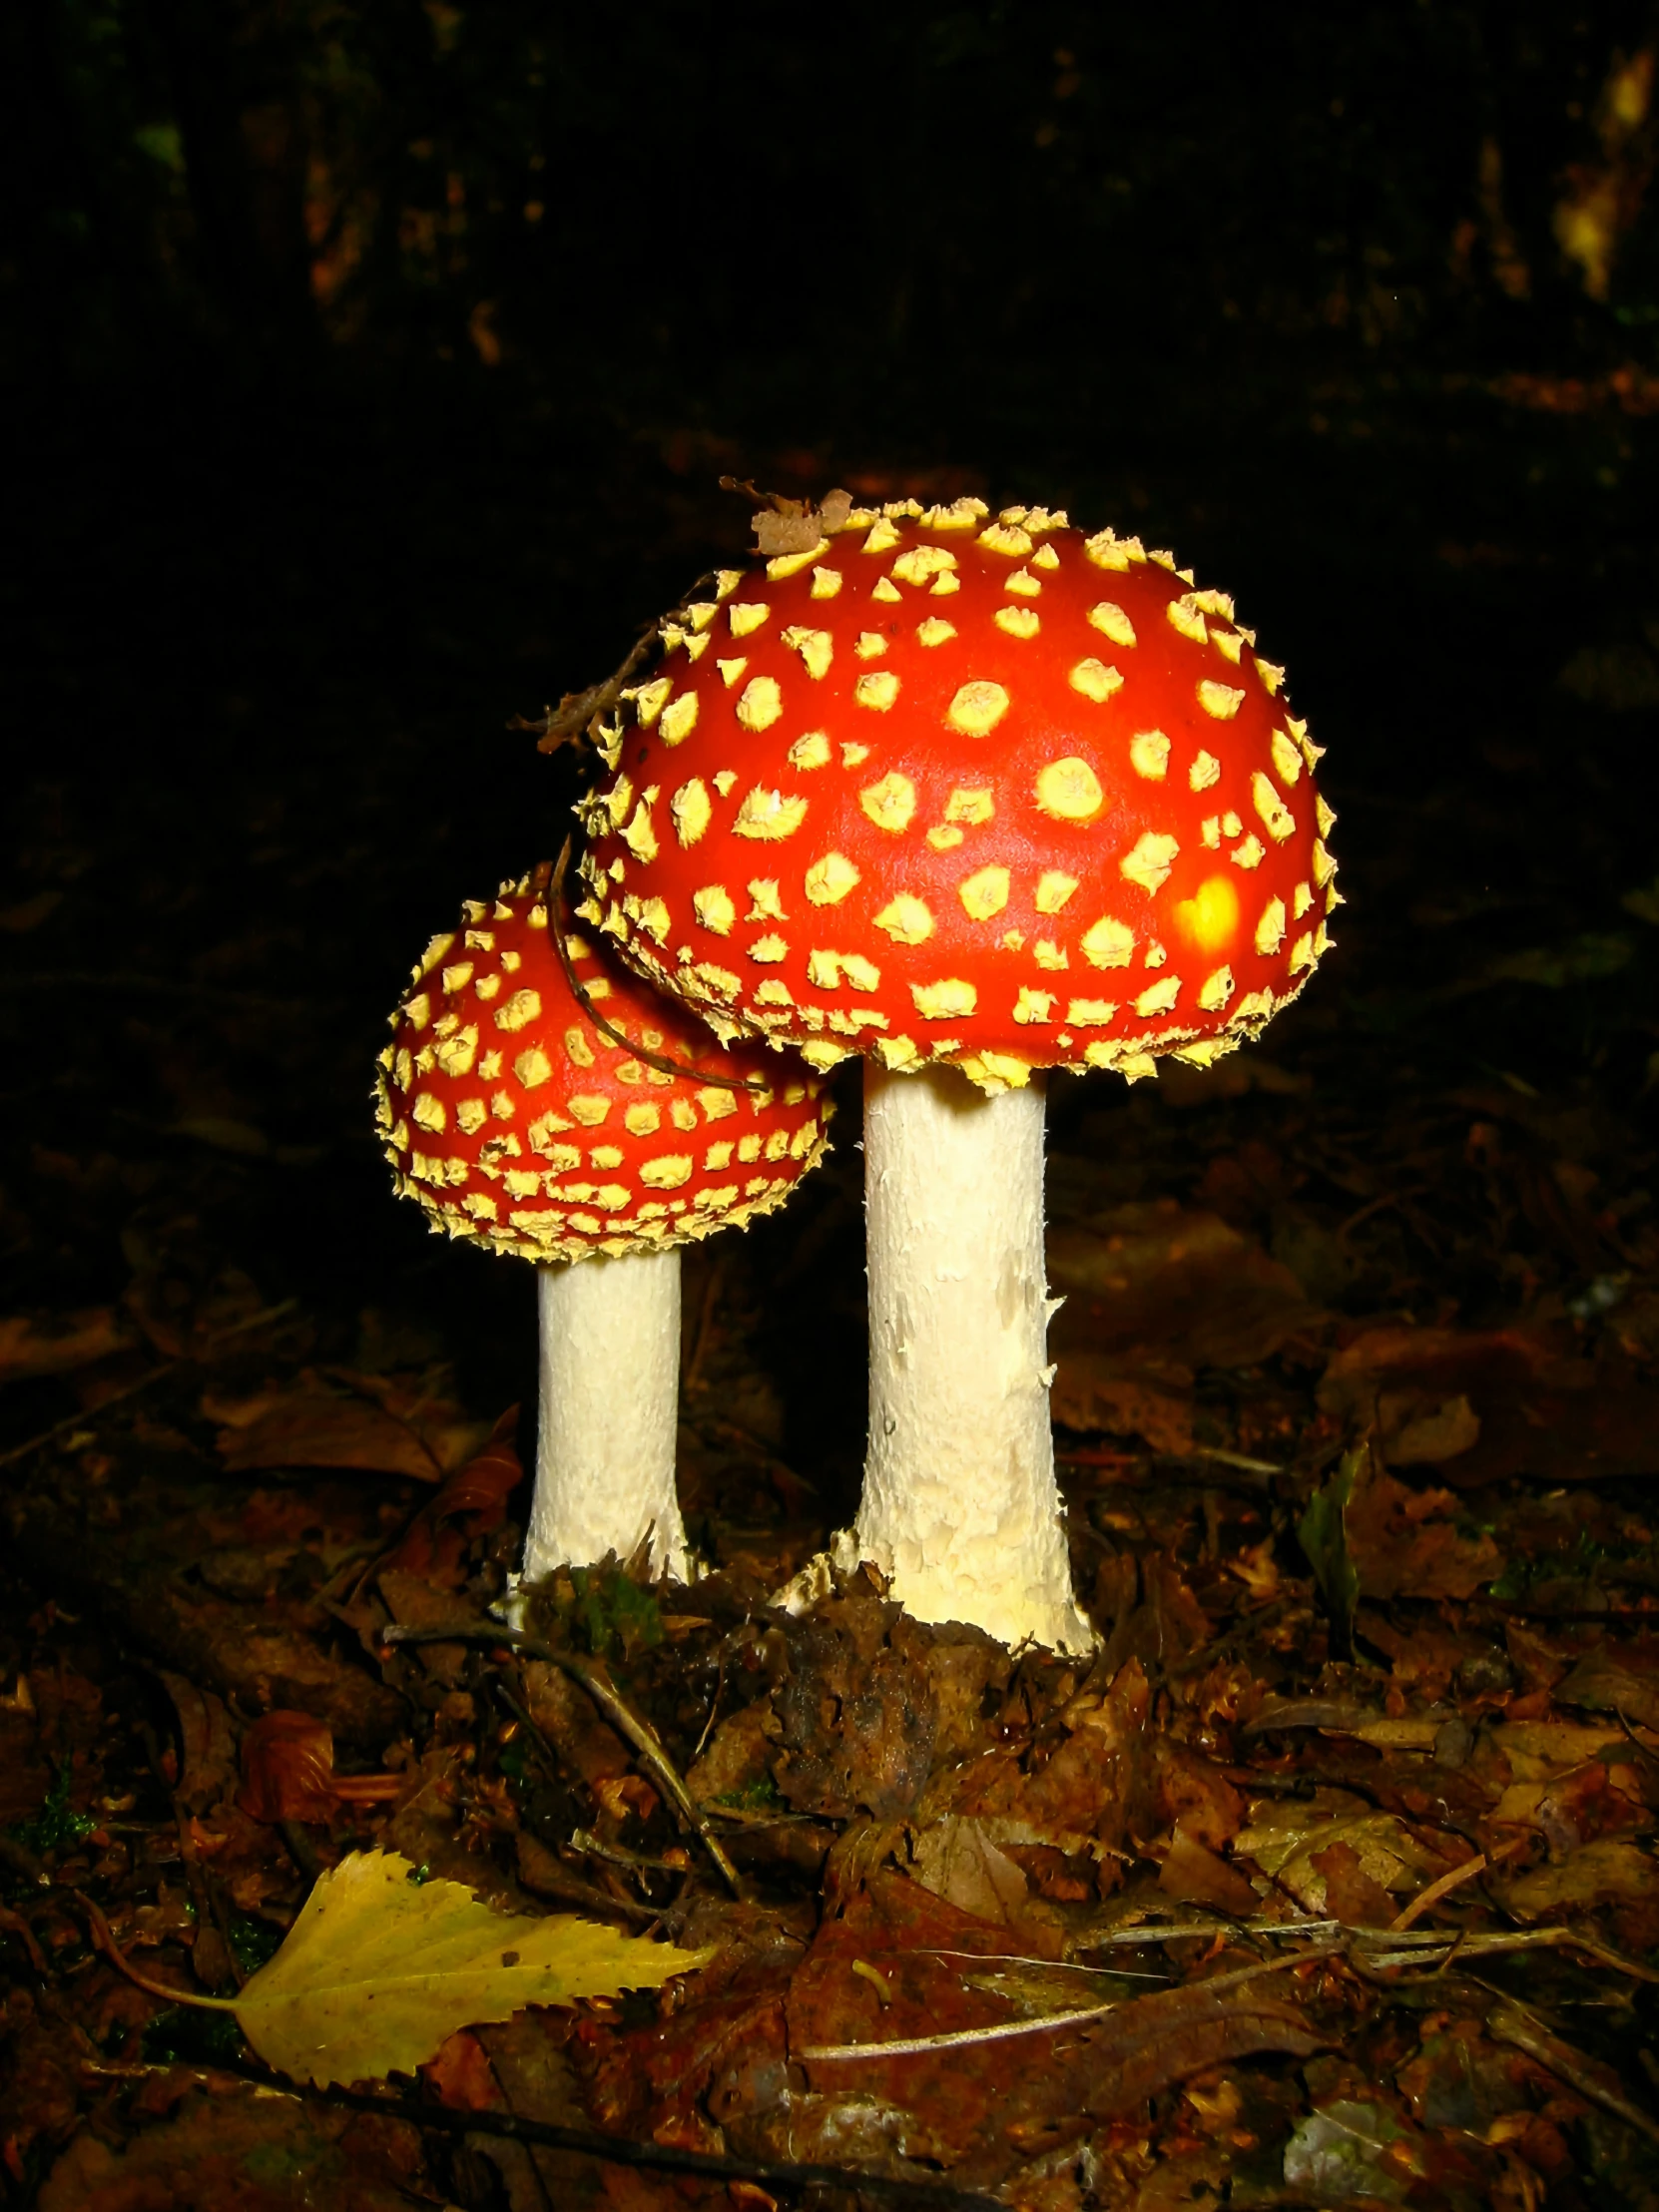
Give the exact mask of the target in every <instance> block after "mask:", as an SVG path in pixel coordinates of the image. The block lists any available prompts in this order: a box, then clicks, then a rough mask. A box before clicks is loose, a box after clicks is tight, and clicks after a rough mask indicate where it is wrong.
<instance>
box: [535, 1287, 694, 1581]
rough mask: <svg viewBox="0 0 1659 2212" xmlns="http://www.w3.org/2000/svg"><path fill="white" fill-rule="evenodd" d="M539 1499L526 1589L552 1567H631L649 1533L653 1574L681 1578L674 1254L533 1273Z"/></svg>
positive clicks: (682, 1542)
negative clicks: (613, 1562)
mask: <svg viewBox="0 0 1659 2212" xmlns="http://www.w3.org/2000/svg"><path fill="white" fill-rule="evenodd" d="M536 1274H537V1285H538V1299H539V1306H540V1319H541V1364H540V1368H541V1372H540V1400H539V1406H538V1419H537V1427H536V1487H535V1496H534V1499H533V1501H532V1503H531V1506H530V1529H529V1533H528V1535H527V1536H526V1538H525V1542H524V1571H523V1579H524V1580H525V1581H526V1582H536V1581H539V1580H540V1579H541V1578H542V1577H543V1576H544V1575H547V1574H550V1573H551V1572H552V1570H553V1569H554V1568H555V1567H557V1566H563V1565H567V1564H568V1565H572V1566H587V1565H591V1564H592V1563H593V1562H594V1561H595V1560H598V1559H603V1558H604V1556H605V1554H606V1553H607V1552H609V1551H614V1552H615V1553H616V1554H617V1556H618V1557H619V1558H621V1559H627V1558H631V1557H632V1555H633V1554H634V1552H635V1551H636V1550H638V1548H639V1546H640V1544H641V1542H642V1541H643V1540H644V1538H645V1537H646V1535H647V1534H648V1533H649V1535H650V1538H651V1565H652V1569H653V1571H654V1572H656V1573H658V1574H663V1573H668V1574H672V1575H676V1576H678V1577H679V1578H680V1579H681V1580H682V1581H683V1580H685V1579H686V1578H687V1573H688V1562H687V1554H686V1530H685V1524H684V1522H683V1521H682V1520H681V1518H680V1506H679V1501H678V1499H677V1498H676V1496H675V1489H674V1444H675V1430H676V1426H677V1423H678V1418H679V1400H680V1254H679V1252H678V1251H677V1250H670V1251H668V1252H642V1253H628V1254H625V1255H624V1256H623V1257H621V1258H620V1259H608V1258H603V1257H596V1258H594V1259H592V1260H583V1261H580V1262H579V1263H577V1264H576V1265H575V1266H569V1267H549V1268H538V1269H537V1271H536Z"/></svg>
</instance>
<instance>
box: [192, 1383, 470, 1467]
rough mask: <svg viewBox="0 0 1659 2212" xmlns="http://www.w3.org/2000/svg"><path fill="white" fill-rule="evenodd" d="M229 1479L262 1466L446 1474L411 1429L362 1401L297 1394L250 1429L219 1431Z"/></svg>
mask: <svg viewBox="0 0 1659 2212" xmlns="http://www.w3.org/2000/svg"><path fill="white" fill-rule="evenodd" d="M219 1450H220V1456H221V1457H222V1458H223V1459H224V1461H225V1468H226V1472H227V1473H229V1474H248V1473H251V1472H253V1471H254V1470H255V1469H256V1468H259V1467H356V1468H359V1469H360V1470H361V1471H363V1472H364V1473H372V1474H402V1475H410V1476H412V1477H413V1478H414V1480H415V1481H417V1482H436V1481H438V1480H439V1478H440V1476H441V1474H442V1469H441V1468H440V1467H439V1465H438V1463H437V1461H436V1460H435V1459H434V1458H433V1457H432V1454H431V1453H430V1452H429V1451H428V1450H427V1448H426V1446H425V1445H424V1444H423V1443H422V1442H421V1440H420V1438H419V1437H418V1436H417V1435H416V1434H415V1433H414V1431H413V1430H412V1429H411V1428H408V1427H405V1425H404V1424H403V1422H402V1421H400V1420H398V1419H397V1418H396V1417H395V1416H394V1415H393V1414H391V1413H388V1412H387V1411H386V1410H385V1408H384V1407H383V1406H380V1405H375V1404H373V1403H371V1402H369V1401H368V1400H366V1399H364V1398H360V1397H324V1396H320V1395H316V1394H313V1393H312V1392H309V1391H299V1390H296V1391H293V1392H291V1393H290V1394H289V1395H287V1396H285V1397H281V1398H278V1399H277V1400H275V1401H274V1402H269V1403H267V1404H265V1405H264V1406H263V1408H262V1409H261V1410H260V1411H258V1412H257V1413H256V1414H255V1415H254V1417H253V1418H252V1419H251V1420H249V1421H248V1422H247V1423H246V1425H243V1426H237V1425H228V1426H226V1427H224V1428H222V1429H221V1430H220V1434H219Z"/></svg>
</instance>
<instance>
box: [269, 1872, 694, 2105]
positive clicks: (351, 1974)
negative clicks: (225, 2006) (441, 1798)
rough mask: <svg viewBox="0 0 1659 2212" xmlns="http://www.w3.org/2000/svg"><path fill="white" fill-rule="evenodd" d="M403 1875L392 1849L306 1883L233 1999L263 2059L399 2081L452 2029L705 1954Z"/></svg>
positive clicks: (338, 2077) (330, 2076)
mask: <svg viewBox="0 0 1659 2212" xmlns="http://www.w3.org/2000/svg"><path fill="white" fill-rule="evenodd" d="M414 1871H415V1870H414V1868H413V1867H412V1866H410V1864H409V1862H408V1860H406V1859H404V1858H402V1857H401V1856H400V1855H399V1854H398V1853H396V1852H390V1851H385V1852H381V1851H374V1852H359V1853H356V1854H354V1855H353V1856H352V1857H350V1858H348V1859H343V1860H341V1862H340V1864H339V1865H338V1866H337V1867H335V1868H334V1869H333V1870H332V1871H331V1872H330V1873H328V1874H325V1875H323V1876H322V1877H321V1878H320V1879H319V1880H318V1882H317V1884H316V1886H315V1888H314V1889H313V1890H312V1892H311V1894H310V1896H309V1898H308V1899H307V1900H306V1902H305V1906H304V1909H303V1911H302V1912H301V1913H300V1915H299V1918H298V1919H297V1920H296V1921H295V1922H294V1924H293V1927H292V1929H291V1930H290V1931H289V1933H288V1936H287V1939H286V1940H285V1941H284V1943H283V1944H282V1947H281V1949H280V1950H279V1951H278V1952H277V1955H276V1957H275V1958H273V1959H272V1960H271V1962H270V1964H269V1965H266V1966H262V1967H261V1969H260V1971H259V1972H258V1973H257V1974H255V1976H254V1977H253V1979H252V1980H251V1981H250V1982H249V1983H248V1985H247V1987H246V1988H245V1989H244V1990H243V1991H242V1993H241V1994H240V1996H238V1997H237V1998H236V2000H235V2011H236V2015H237V2020H238V2023H239V2024H240V2026H241V2028H242V2031H243V2033H244V2034H245V2035H246V2036H247V2038H248V2040H249V2042H250V2043H252V2044H253V2046H254V2048H255V2049H256V2050H257V2051H258V2052H259V2054H260V2056H261V2057H262V2058H263V2059H265V2060H266V2062H267V2064H268V2065H272V2066H276V2067H277V2068H279V2069H280V2071H281V2072H283V2073H285V2074H290V2075H292V2076H293V2077H294V2079H296V2080H299V2081H313V2082H315V2083H317V2084H318V2085H319V2086H321V2087H326V2086H327V2084H328V2083H329V2082H333V2081H339V2082H349V2081H367V2080H372V2079H376V2078H378V2077H379V2076H381V2075H383V2074H388V2073H410V2072H412V2071H413V2070H414V2068H415V2067H416V2066H418V2065H420V2064H422V2063H423V2062H424V2061H425V2060H426V2059H429V2058H430V2057H431V2056H432V2054H433V2053H434V2051H436V2050H437V2048H438V2046H439V2045H440V2044H441V2043H442V2042H443V2041H444V2040H445V2039H446V2038H447V2037H448V2036H450V2035H451V2034H453V2033H454V2031H455V2029H456V2028H458V2027H469V2026H473V2025H475V2024H477V2023H479V2022H482V2021H489V2020H504V2019H506V2018H508V2017H509V2015H510V2014H512V2013H514V2012H516V2011H518V2010H519V2008H520V2007H521V2006H523V2005H526V2004H571V2003H574V2002H575V2000H576V1999H577V1998H578V1997H590V1996H615V1995H617V1994H618V1993H619V1992H620V1991H621V1990H623V1989H655V1988H660V1987H661V1985H662V1984H663V1983H664V1982H665V1981H667V1980H668V1979H669V1977H670V1976H671V1975H673V1974H677V1973H690V1972H691V1971H692V1970H693V1969H694V1968H695V1967H698V1966H702V1965H705V1964H707V1962H708V1961H709V1960H710V1959H711V1958H712V1957H713V1956H714V1951H713V1949H703V1950H695V1951H692V1950H678V1949H676V1948H675V1946H674V1945H673V1944H672V1943H653V1942H647V1941H646V1940H645V1939H644V1938H642V1937H640V1936H619V1935H617V1934H616V1933H615V1931H614V1930H612V1929H609V1928H600V1927H598V1926H597V1925H595V1924H594V1923H593V1922H591V1921H580V1920H575V1919H573V1918H570V1917H568V1916H566V1915H563V1914H559V1915H555V1916H553V1917H551V1918H549V1919H546V1920H536V1919H531V1918H530V1917H529V1916H527V1915H523V1914H503V1913H493V1912H491V1911H490V1909H489V1907H488V1906H486V1905H481V1904H480V1903H479V1902H478V1900H477V1899H476V1898H475V1897H474V1896H473V1894H472V1892H471V1891H470V1890H468V1889H466V1888H465V1887H464V1886H463V1885H462V1884H460V1883H458V1882H427V1883H423V1884H416V1883H414V1882H413V1881H411V1880H410V1877H411V1876H412V1875H413V1873H414Z"/></svg>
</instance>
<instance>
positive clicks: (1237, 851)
mask: <svg viewBox="0 0 1659 2212" xmlns="http://www.w3.org/2000/svg"><path fill="white" fill-rule="evenodd" d="M1222 827H1223V829H1225V828H1226V827H1227V826H1226V824H1225V823H1224V824H1223V825H1222ZM1229 833H1230V834H1231V832H1229ZM1266 850H1267V846H1266V845H1265V844H1264V843H1263V842H1262V840H1261V838H1260V837H1259V836H1257V834H1256V832H1255V831H1254V830H1252V831H1251V833H1250V835H1249V836H1248V837H1246V839H1245V840H1244V842H1243V844H1236V845H1235V846H1234V847H1233V849H1232V851H1231V852H1230V853H1229V854H1228V858H1229V859H1230V860H1231V861H1233V863H1234V865H1235V866H1237V867H1260V866H1261V864H1262V855H1263V853H1265V852H1266Z"/></svg>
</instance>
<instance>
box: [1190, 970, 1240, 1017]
mask: <svg viewBox="0 0 1659 2212" xmlns="http://www.w3.org/2000/svg"><path fill="white" fill-rule="evenodd" d="M1232 995H1233V970H1232V969H1231V968H1230V967H1219V968H1217V969H1216V971H1215V973H1214V974H1213V975H1207V976H1206V977H1205V978H1204V980H1203V982H1202V983H1201V984H1200V985H1199V987H1198V1003H1199V1004H1200V1006H1202V1007H1203V1009H1204V1011H1205V1012H1206V1013H1207V1014H1216V1013H1220V1011H1221V1009H1222V1008H1223V1007H1224V1006H1225V1005H1226V1004H1227V1001H1228V1000H1229V999H1230V998H1231V997H1232Z"/></svg>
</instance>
